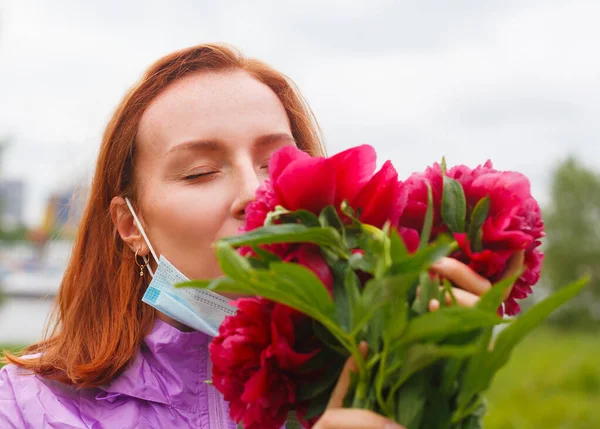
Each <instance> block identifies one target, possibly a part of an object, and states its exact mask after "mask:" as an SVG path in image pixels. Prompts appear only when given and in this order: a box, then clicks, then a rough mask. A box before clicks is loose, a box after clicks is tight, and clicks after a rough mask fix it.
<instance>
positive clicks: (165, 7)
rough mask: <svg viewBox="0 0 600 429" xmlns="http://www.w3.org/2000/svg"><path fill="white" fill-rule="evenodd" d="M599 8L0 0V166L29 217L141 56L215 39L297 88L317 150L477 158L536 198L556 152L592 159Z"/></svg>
mask: <svg viewBox="0 0 600 429" xmlns="http://www.w3.org/2000/svg"><path fill="white" fill-rule="evenodd" d="M599 17H600V2H598V1H594V0H587V1H586V0H571V1H569V2H566V1H554V0H543V1H537V0H518V1H512V0H506V1H500V0H497V1H486V0H474V1H466V0H454V1H452V2H449V1H445V0H437V1H433V0H422V1H419V2H415V1H384V0H368V1H355V0H341V1H334V0H294V1H272V2H271V1H252V2H249V1H243V0H238V1H235V0H231V1H221V2H214V1H212V2H208V1H200V0H196V1H191V0H178V1H152V0H146V1H123V0H119V1H116V0H106V1H102V2H86V1H75V0H55V1H52V2H50V1H42V0H4V1H2V0H0V137H2V136H6V137H10V139H11V144H10V146H9V147H8V150H7V152H6V154H5V156H4V159H3V165H2V168H1V170H2V173H1V174H2V175H3V176H4V177H10V178H21V179H23V180H25V181H26V210H25V214H26V221H27V223H28V224H29V225H31V226H34V225H36V224H38V223H39V222H40V221H41V219H42V216H43V208H44V206H45V204H46V200H47V198H48V196H49V195H50V193H51V192H54V191H57V190H61V189H65V188H69V187H71V186H79V185H82V184H85V183H86V181H88V180H89V178H90V177H91V174H92V172H93V168H94V163H95V157H96V155H97V152H98V148H99V143H100V139H101V135H102V132H103V128H104V127H105V125H106V123H107V121H108V119H109V117H110V115H111V113H112V111H113V109H114V108H115V106H116V105H117V103H118V102H119V100H120V98H121V97H122V95H123V94H124V92H125V91H126V90H127V89H128V88H129V87H130V86H132V85H133V84H134V83H135V82H136V80H137V79H138V78H139V77H140V76H141V74H142V73H143V71H144V70H145V68H146V67H147V66H148V65H149V64H151V63H152V62H153V61H155V60H156V59H158V58H160V57H161V56H162V55H165V54H167V53H169V52H171V51H174V50H177V49H180V48H184V47H187V46H191V45H195V44H199V43H205V42H227V43H229V44H232V45H235V46H237V47H239V48H241V49H242V51H243V52H244V53H245V54H247V55H249V56H254V57H257V58H259V59H262V60H264V61H266V62H268V63H270V64H271V65H273V66H274V67H276V68H277V69H279V70H281V71H283V72H284V73H286V74H287V75H288V76H290V77H291V78H292V79H293V80H294V81H295V82H296V83H297V84H298V86H299V87H300V89H301V91H302V92H303V94H304V95H305V96H306V98H307V99H308V101H309V103H310V105H311V107H312V108H313V110H314V112H315V114H316V116H317V118H318V120H319V122H320V124H321V127H322V129H323V133H324V136H325V143H326V146H327V149H328V152H329V153H330V154H333V153H336V152H339V151H340V150H343V149H345V148H348V147H351V146H355V145H358V144H363V143H368V144H371V145H373V146H374V147H375V149H376V150H377V152H378V156H379V159H380V164H382V163H383V161H385V160H386V159H391V160H392V161H393V163H394V165H395V166H396V168H397V170H398V172H399V174H400V177H401V178H405V177H408V175H409V174H410V173H411V172H413V171H420V170H423V169H424V168H425V167H426V166H427V165H429V164H431V163H433V162H435V161H438V160H440V159H441V157H442V156H445V157H446V159H447V162H448V165H454V164H467V165H471V166H475V165H477V164H480V163H482V162H485V161H486V160H487V159H488V158H489V159H492V160H493V162H494V164H495V166H496V167H497V168H499V169H502V170H516V171H520V172H522V173H524V174H526V175H527V176H528V177H529V178H530V180H531V184H532V191H533V194H534V196H536V197H537V198H538V199H539V200H540V202H541V203H542V205H544V204H546V203H547V201H548V192H549V182H550V178H551V174H552V170H553V169H554V168H555V167H556V166H557V165H558V163H560V162H561V160H563V159H565V157H567V156H569V155H574V156H577V157H578V158H580V159H581V160H582V162H584V163H585V164H586V165H588V166H589V167H591V168H594V169H596V170H599V171H600V149H599V147H600V144H599V143H598V136H599V135H600V121H599V120H598V118H599V117H600V103H599V101H600V78H599V76H600V55H598V53H597V52H598V46H600V26H598V25H597V22H598V18H599ZM595 52H596V53H595Z"/></svg>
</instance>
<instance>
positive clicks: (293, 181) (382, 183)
mask: <svg viewBox="0 0 600 429" xmlns="http://www.w3.org/2000/svg"><path fill="white" fill-rule="evenodd" d="M374 172H375V150H374V149H373V148H372V147H371V146H368V145H363V146H358V147H355V148H352V149H349V150H346V151H344V152H341V153H339V154H337V155H334V156H332V157H331V158H319V157H311V156H310V155H308V154H307V153H306V152H304V151H302V150H300V149H298V148H297V147H295V146H286V147H284V148H282V149H280V150H279V151H277V152H276V153H275V154H273V156H272V157H271V161H270V163H269V179H268V180H266V181H265V183H264V184H263V185H262V186H261V187H260V188H259V190H258V191H257V193H256V200H255V201H254V202H252V203H250V204H249V205H248V207H247V209H246V225H245V226H244V228H243V229H242V231H251V230H253V229H256V228H259V227H261V226H263V224H264V221H265V218H266V216H267V214H268V213H269V212H270V211H272V210H274V209H275V207H276V206H278V205H280V206H283V207H284V208H286V209H287V210H291V211H294V210H299V209H304V210H309V211H311V212H313V213H314V214H316V215H318V214H319V213H320V212H321V210H323V209H324V208H325V207H326V206H328V205H333V206H334V207H335V208H336V209H338V210H339V208H340V205H341V204H342V202H343V201H344V200H348V202H349V203H350V206H351V207H352V208H354V209H355V210H356V211H360V212H361V215H360V220H361V222H363V223H368V224H371V225H374V226H376V227H379V228H381V227H382V226H383V224H384V223H385V222H386V221H387V220H389V221H390V222H392V223H396V222H397V221H398V219H399V217H400V214H401V213H402V209H403V208H404V205H405V203H406V195H405V192H404V189H403V186H402V183H401V182H399V181H398V173H397V172H396V170H395V169H394V167H393V166H392V164H391V163H390V162H389V161H388V162H386V163H385V164H384V165H383V167H382V168H381V170H379V172H377V173H376V174H373V173H374Z"/></svg>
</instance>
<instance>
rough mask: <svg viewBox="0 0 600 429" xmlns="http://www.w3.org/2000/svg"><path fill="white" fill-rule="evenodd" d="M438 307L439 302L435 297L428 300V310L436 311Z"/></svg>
mask: <svg viewBox="0 0 600 429" xmlns="http://www.w3.org/2000/svg"><path fill="white" fill-rule="evenodd" d="M439 309H440V302H439V301H438V300H437V299H432V300H431V301H429V311H438V310H439Z"/></svg>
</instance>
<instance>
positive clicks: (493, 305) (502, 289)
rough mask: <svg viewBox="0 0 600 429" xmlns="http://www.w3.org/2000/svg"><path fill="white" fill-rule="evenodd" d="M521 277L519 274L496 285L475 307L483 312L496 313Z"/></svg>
mask: <svg viewBox="0 0 600 429" xmlns="http://www.w3.org/2000/svg"><path fill="white" fill-rule="evenodd" d="M520 276H521V274H520V273H519V274H517V275H514V276H510V277H507V278H505V279H503V280H501V281H499V282H498V283H496V284H494V285H493V286H492V287H491V288H490V290H488V291H487V292H486V293H484V294H483V295H482V296H481V298H480V299H479V301H478V302H477V304H476V305H475V307H477V308H479V309H481V310H483V311H489V312H493V313H496V312H497V311H498V308H499V307H500V305H502V302H503V301H504V297H505V295H506V292H507V291H508V290H509V289H510V288H511V287H512V285H514V284H515V282H516V281H517V279H518V278H519V277H520Z"/></svg>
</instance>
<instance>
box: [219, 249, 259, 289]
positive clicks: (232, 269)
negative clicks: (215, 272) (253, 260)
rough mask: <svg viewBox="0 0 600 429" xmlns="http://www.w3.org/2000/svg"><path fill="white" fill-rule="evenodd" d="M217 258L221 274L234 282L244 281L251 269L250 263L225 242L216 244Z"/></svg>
mask: <svg viewBox="0 0 600 429" xmlns="http://www.w3.org/2000/svg"><path fill="white" fill-rule="evenodd" d="M217 257H218V259H219V264H220V265H221V270H223V273H225V274H226V275H227V276H229V277H231V278H232V279H234V280H243V279H245V278H246V277H247V276H248V272H249V271H250V270H251V269H252V267H251V265H250V262H248V260H247V259H246V258H244V257H243V256H241V255H240V254H239V253H238V252H236V251H235V250H234V249H233V247H231V246H230V245H229V244H227V243H225V242H222V241H219V242H217Z"/></svg>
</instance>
